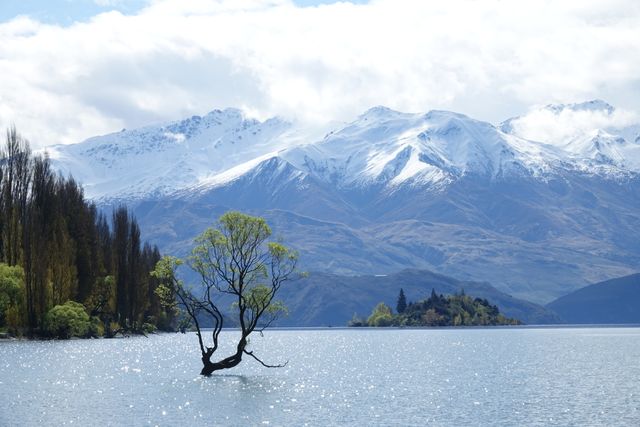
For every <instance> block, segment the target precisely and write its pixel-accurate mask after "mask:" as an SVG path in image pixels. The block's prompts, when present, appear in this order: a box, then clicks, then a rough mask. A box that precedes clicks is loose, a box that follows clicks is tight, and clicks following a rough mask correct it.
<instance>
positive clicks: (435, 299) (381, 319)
mask: <svg viewBox="0 0 640 427" xmlns="http://www.w3.org/2000/svg"><path fill="white" fill-rule="evenodd" d="M521 324H522V322H521V321H519V320H517V319H512V318H507V317H505V316H504V315H502V314H501V313H500V310H499V309H498V307H497V306H495V305H492V304H491V303H490V302H489V301H488V300H487V299H486V298H474V297H472V296H469V295H466V294H465V292H464V290H461V291H460V292H459V293H456V294H454V295H442V294H437V293H436V292H435V290H433V289H432V290H431V295H430V296H429V298H427V299H424V300H421V301H418V302H409V303H407V300H406V296H405V294H404V290H403V289H400V294H399V295H398V302H397V304H396V312H395V313H393V311H392V309H391V307H389V306H388V305H387V304H385V303H383V302H381V303H379V304H378V305H377V306H376V307H375V308H374V309H373V311H372V312H371V315H370V316H369V317H368V318H367V319H362V318H359V317H358V316H357V315H354V316H353V319H352V320H351V321H350V322H349V326H374V327H381V326H423V327H424V326H429V327H437V326H507V325H521Z"/></svg>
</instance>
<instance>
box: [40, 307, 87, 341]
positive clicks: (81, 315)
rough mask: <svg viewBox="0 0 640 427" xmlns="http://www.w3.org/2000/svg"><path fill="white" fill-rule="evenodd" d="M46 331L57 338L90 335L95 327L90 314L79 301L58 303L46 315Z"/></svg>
mask: <svg viewBox="0 0 640 427" xmlns="http://www.w3.org/2000/svg"><path fill="white" fill-rule="evenodd" d="M45 327H46V331H47V332H48V333H49V334H50V335H51V336H52V337H55V338H62V339H67V338H71V337H88V336H89V335H90V333H91V331H92V329H93V325H92V322H91V319H90V318H89V314H87V312H86V310H85V308H84V306H83V305H82V304H80V303H78V302H74V301H67V302H66V303H64V304H62V305H56V306H55V307H53V308H52V309H51V310H49V312H48V313H47V315H46V316H45Z"/></svg>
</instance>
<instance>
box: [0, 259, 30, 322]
mask: <svg viewBox="0 0 640 427" xmlns="http://www.w3.org/2000/svg"><path fill="white" fill-rule="evenodd" d="M23 306H24V271H23V270H22V267H20V266H8V265H7V264H0V326H7V327H8V328H9V329H10V330H12V331H15V330H16V329H17V328H18V327H20V326H21V325H22V319H21V314H20V312H21V310H22V309H23Z"/></svg>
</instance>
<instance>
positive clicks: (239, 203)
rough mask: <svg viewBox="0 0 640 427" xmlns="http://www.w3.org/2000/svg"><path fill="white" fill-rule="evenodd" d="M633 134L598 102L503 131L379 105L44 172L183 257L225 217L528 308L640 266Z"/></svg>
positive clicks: (243, 123) (169, 130)
mask: <svg viewBox="0 0 640 427" xmlns="http://www.w3.org/2000/svg"><path fill="white" fill-rule="evenodd" d="M638 123H640V121H639V120H636V117H634V116H633V115H629V114H627V113H624V112H619V111H617V110H616V109H615V108H613V107H612V106H610V105H608V104H606V103H604V102H602V101H592V102H588V103H583V104H567V105H551V106H546V107H542V108H539V109H535V110H532V111H530V112H528V113H527V114H525V115H522V116H519V117H514V118H511V119H508V120H506V121H504V122H503V123H501V124H500V125H499V126H494V125H492V124H490V123H487V122H482V121H478V120H475V119H473V118H470V117H467V116H465V115H462V114H458V113H454V112H447V111H430V112H427V113H411V114H409V113H402V112H397V111H393V110H390V109H388V108H385V107H374V108H372V109H370V110H368V111H366V112H365V113H363V114H362V115H361V116H359V117H357V118H356V120H355V121H353V122H351V123H348V124H346V125H344V126H340V127H338V128H336V129H334V130H332V131H331V132H329V133H327V134H326V135H325V136H324V137H323V138H322V137H316V136H315V134H314V133H313V132H310V131H308V130H307V129H305V128H304V127H302V126H300V125H299V124H297V123H290V122H287V121H285V120H282V119H278V118H274V119H269V120H266V121H258V120H255V119H251V118H248V117H246V116H245V115H244V114H243V113H241V112H240V111H238V110H233V109H229V110H224V111H214V112H211V113H209V114H207V115H206V116H203V117H199V116H194V117H192V118H189V119H185V120H182V121H178V122H172V123H168V124H161V125H157V126H149V127H146V128H142V129H138V130H129V131H127V130H123V131H122V132H119V133H115V134H110V135H105V136H100V137H95V138H91V139H89V140H87V141H85V142H82V143H79V144H76V145H69V146H56V147H50V148H49V152H50V155H51V157H52V159H53V163H54V166H55V167H57V168H58V169H59V170H61V171H63V172H64V173H72V174H73V175H74V176H75V177H76V178H77V179H78V180H79V181H80V182H82V183H84V185H85V190H86V194H87V195H88V196H89V197H91V198H93V199H94V200H96V201H97V202H98V203H99V204H101V205H103V206H107V205H108V204H110V203H116V202H118V201H120V200H122V201H126V202H127V203H128V204H129V205H131V206H133V207H134V209H135V213H136V215H137V216H138V218H139V220H140V223H141V226H142V227H143V231H144V232H145V234H146V236H147V238H150V239H151V240H154V241H155V242H157V243H159V244H160V245H161V247H162V248H164V249H165V250H166V251H168V252H174V253H181V252H184V251H185V250H186V249H187V248H188V247H190V245H191V242H192V239H193V237H194V236H195V235H197V234H198V233H200V232H201V231H202V230H203V229H204V228H206V227H207V226H209V225H211V223H212V221H213V220H214V219H215V218H216V216H217V215H219V214H221V213H222V212H224V211H225V210H226V209H229V208H233V209H242V210H245V211H249V212H252V213H255V214H259V215H263V216H265V217H267V219H268V221H269V223H270V224H272V225H273V227H274V230H275V231H276V233H277V234H279V235H282V236H283V237H284V238H285V240H286V241H287V242H289V243H291V244H292V246H294V247H296V248H298V249H299V250H300V252H301V255H302V261H303V263H304V265H305V268H306V269H308V270H324V271H330V272H334V273H342V274H353V273H366V274H372V273H373V274H377V273H392V272H396V271H399V270H402V269H404V268H407V267H417V268H427V269H431V270H434V271H437V272H440V273H443V274H448V275H453V276H455V277H457V278H460V279H466V280H469V279H472V280H487V281H490V282H491V283H493V284H495V285H496V286H497V287H499V288H500V289H501V290H503V291H506V292H509V293H512V294H514V295H518V296H520V297H524V298H530V299H533V300H535V301H538V302H548V301H549V300H551V299H553V298H555V297H557V296H559V295H562V294H565V293H568V292H569V291H572V290H574V289H576V288H577V287H580V286H584V285H586V284H588V283H590V282H596V281H600V280H604V279H608V278H611V277H617V276H622V275H625V274H630V273H633V272H635V271H637V269H638V267H637V266H638V265H640V226H639V225H640V136H639V135H640V126H639V125H638Z"/></svg>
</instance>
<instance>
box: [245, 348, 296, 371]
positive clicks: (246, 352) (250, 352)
mask: <svg viewBox="0 0 640 427" xmlns="http://www.w3.org/2000/svg"><path fill="white" fill-rule="evenodd" d="M244 353H245V354H248V355H249V356H251V357H253V358H254V359H256V360H257V361H258V362H259V363H260V364H261V365H262V366H264V367H265V368H284V367H285V366H287V363H289V361H288V360H287V361H286V362H284V363H283V364H281V365H268V364H266V363H264V362H263V361H262V360H260V359H258V356H256V355H255V354H253V351H248V350H245V351H244Z"/></svg>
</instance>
